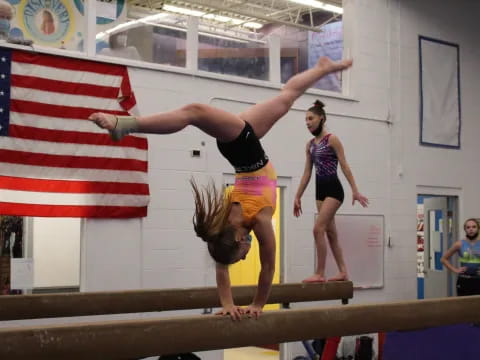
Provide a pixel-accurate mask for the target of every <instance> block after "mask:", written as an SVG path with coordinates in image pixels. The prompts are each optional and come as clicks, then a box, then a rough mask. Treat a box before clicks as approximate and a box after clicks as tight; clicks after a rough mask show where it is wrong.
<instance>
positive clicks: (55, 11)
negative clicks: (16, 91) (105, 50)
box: [9, 0, 126, 51]
mask: <svg viewBox="0 0 480 360" xmlns="http://www.w3.org/2000/svg"><path fill="white" fill-rule="evenodd" d="M9 3H10V4H11V5H12V6H13V7H14V9H15V14H16V15H15V17H14V19H12V21H11V29H10V36H11V37H14V38H21V39H28V40H32V41H33V43H34V44H35V45H40V46H48V47H54V48H60V49H68V50H74V51H83V43H84V36H85V23H86V21H85V19H84V14H85V6H84V3H85V1H84V0H9ZM96 4H97V7H96V11H97V27H99V28H98V29H97V31H103V29H102V28H105V29H108V28H110V27H112V24H114V23H118V22H121V21H124V19H125V18H126V3H125V0H97V2H96Z"/></svg>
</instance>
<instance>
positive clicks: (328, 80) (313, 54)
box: [308, 21, 343, 92]
mask: <svg viewBox="0 0 480 360" xmlns="http://www.w3.org/2000/svg"><path fill="white" fill-rule="evenodd" d="M342 55H343V24H342V22H341V21H336V22H333V23H330V24H327V25H324V26H322V31H321V32H314V31H309V32H308V67H309V68H312V67H314V66H315V64H316V63H317V61H318V59H319V58H320V57H321V56H328V57H329V58H330V59H332V60H334V61H338V60H341V59H342ZM315 87H316V88H318V89H322V90H330V91H336V92H341V91H342V79H341V73H335V74H329V75H327V76H324V77H323V78H322V79H321V80H319V81H318V82H317V83H316V84H315Z"/></svg>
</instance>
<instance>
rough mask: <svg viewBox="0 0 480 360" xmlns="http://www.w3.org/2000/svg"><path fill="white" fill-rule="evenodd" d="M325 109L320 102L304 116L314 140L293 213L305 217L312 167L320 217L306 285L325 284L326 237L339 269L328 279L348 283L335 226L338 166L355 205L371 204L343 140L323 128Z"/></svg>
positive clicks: (340, 190)
mask: <svg viewBox="0 0 480 360" xmlns="http://www.w3.org/2000/svg"><path fill="white" fill-rule="evenodd" d="M324 106H325V105H324V104H323V103H322V102H321V101H319V100H317V101H315V103H314V105H313V106H312V107H311V108H310V109H308V111H307V113H306V115H305V122H306V125H307V128H308V130H309V131H310V133H311V134H312V135H313V136H314V138H313V139H311V140H309V141H308V142H307V146H306V151H305V155H306V161H305V169H304V171H303V176H302V178H301V180H300V184H299V185H298V190H297V194H296V195H295V200H294V204H293V214H294V215H295V216H296V217H299V216H300V215H301V214H302V202H301V198H302V195H303V193H304V191H305V188H306V187H307V185H308V183H309V181H310V177H311V175H312V168H313V165H315V199H316V205H317V210H318V216H317V218H316V220H315V225H314V228H313V236H314V238H315V245H316V248H317V268H316V270H315V273H314V274H313V275H312V276H310V277H308V278H306V279H305V280H303V281H304V282H323V281H326V278H325V261H326V256H327V245H326V243H325V234H326V235H327V237H328V242H329V244H330V248H331V249H332V253H333V257H334V258H335V261H336V263H337V266H338V269H339V272H338V273H337V274H336V275H335V276H333V277H332V278H329V279H328V280H329V281H343V280H348V272H347V266H346V264H345V260H344V259H343V254H342V248H341V247H340V243H339V241H338V236H337V228H336V226H335V214H336V212H337V210H338V209H339V208H340V206H341V205H342V203H343V199H344V193H343V187H342V184H341V183H340V180H339V178H338V175H337V165H338V164H340V167H341V169H342V171H343V174H344V175H345V177H346V178H347V180H348V183H349V184H350V187H351V188H352V197H353V199H352V205H353V204H354V203H355V201H358V202H359V203H360V205H362V206H363V207H367V205H368V199H367V198H366V197H365V196H363V195H362V194H360V192H359V191H358V188H357V185H356V183H355V179H354V178H353V174H352V171H351V170H350V167H349V166H348V164H347V161H346V159H345V154H344V151H343V145H342V143H341V142H340V139H339V138H338V137H337V136H336V135H334V134H332V133H329V132H328V131H327V130H326V129H325V126H324V125H325V121H326V120H327V115H326V113H325V110H324Z"/></svg>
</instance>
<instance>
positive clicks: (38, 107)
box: [10, 99, 128, 120]
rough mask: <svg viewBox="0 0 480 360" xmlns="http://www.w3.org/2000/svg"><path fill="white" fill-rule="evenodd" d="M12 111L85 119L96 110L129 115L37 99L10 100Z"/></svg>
mask: <svg viewBox="0 0 480 360" xmlns="http://www.w3.org/2000/svg"><path fill="white" fill-rule="evenodd" d="M10 111H15V112H19V113H24V114H33V115H44V116H52V117H58V118H65V119H66V120H68V119H69V118H70V119H85V120H87V119H88V117H89V116H90V115H91V114H92V113H94V112H104V113H109V114H115V115H128V113H127V112H126V111H113V110H111V111H109V110H105V109H95V108H87V107H74V106H65V105H52V104H44V103H39V102H36V101H26V100H15V99H11V100H10Z"/></svg>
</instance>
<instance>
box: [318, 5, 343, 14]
mask: <svg viewBox="0 0 480 360" xmlns="http://www.w3.org/2000/svg"><path fill="white" fill-rule="evenodd" d="M323 9H324V10H327V11H331V12H333V13H337V14H343V9H342V8H341V7H338V6H335V5H330V4H325V6H324V8H323Z"/></svg>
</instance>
